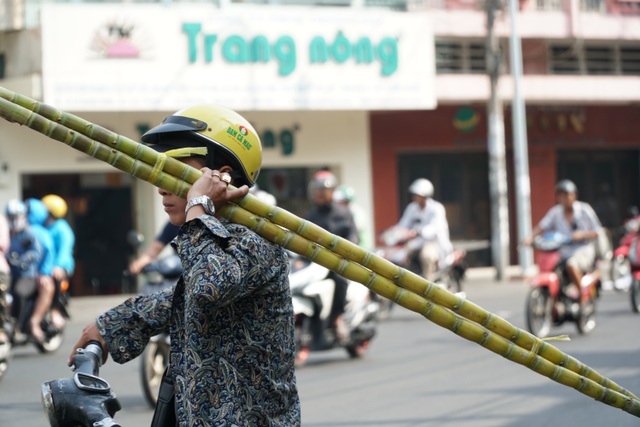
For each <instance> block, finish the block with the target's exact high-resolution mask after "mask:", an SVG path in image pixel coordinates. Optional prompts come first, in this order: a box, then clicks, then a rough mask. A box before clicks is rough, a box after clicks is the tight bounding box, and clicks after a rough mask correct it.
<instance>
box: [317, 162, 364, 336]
mask: <svg viewBox="0 0 640 427" xmlns="http://www.w3.org/2000/svg"><path fill="white" fill-rule="evenodd" d="M337 186H338V180H337V179H336V177H335V175H334V174H333V173H331V172H330V171H328V170H321V171H319V172H316V173H315V174H314V175H313V178H312V179H311V181H310V182H309V196H310V197H311V201H312V202H313V205H314V206H313V207H312V208H311V210H310V211H309V212H308V213H307V215H306V216H305V219H306V220H307V221H310V222H312V223H314V224H316V225H318V226H320V227H322V228H324V229H325V230H327V231H329V232H330V233H332V234H335V235H336V236H339V237H342V238H344V239H347V240H350V241H352V242H354V243H358V229H357V228H356V225H355V221H354V220H353V215H352V214H351V211H350V210H349V209H348V208H347V207H345V206H340V205H338V204H336V203H335V202H334V201H333V193H334V191H335V189H336V187H337ZM330 278H331V279H333V281H334V283H335V291H334V294H333V304H332V307H331V321H332V324H333V325H334V327H335V331H336V335H337V338H338V340H340V341H344V340H346V339H347V335H348V331H347V330H346V326H345V324H344V320H343V318H342V314H343V313H344V307H345V304H346V298H347V286H348V284H349V282H348V281H347V279H345V278H344V277H342V276H340V275H339V274H337V273H334V272H331V273H330Z"/></svg>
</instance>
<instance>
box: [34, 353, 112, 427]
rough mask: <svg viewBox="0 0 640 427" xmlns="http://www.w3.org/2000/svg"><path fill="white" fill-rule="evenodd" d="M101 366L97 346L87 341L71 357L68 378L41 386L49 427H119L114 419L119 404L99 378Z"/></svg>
mask: <svg viewBox="0 0 640 427" xmlns="http://www.w3.org/2000/svg"><path fill="white" fill-rule="evenodd" d="M101 363H102V347H101V346H100V343H98V342H95V341H93V342H90V343H89V344H87V345H86V346H85V347H84V348H80V349H78V350H77V354H76V355H75V356H73V360H72V365H71V369H72V370H73V372H74V373H73V375H72V376H71V377H70V378H61V379H58V380H53V381H49V382H46V383H44V384H42V387H41V391H40V393H41V395H40V397H41V402H42V409H43V411H44V413H45V416H46V417H47V420H48V421H49V425H50V426H51V427H120V424H118V423H117V422H116V421H115V420H114V419H113V417H114V416H115V413H116V412H118V411H119V410H120V409H121V406H120V402H119V401H118V399H117V397H116V395H115V393H114V392H113V391H111V386H110V385H109V383H108V382H107V381H106V380H105V379H103V378H100V377H99V376H98V374H99V369H100V365H101Z"/></svg>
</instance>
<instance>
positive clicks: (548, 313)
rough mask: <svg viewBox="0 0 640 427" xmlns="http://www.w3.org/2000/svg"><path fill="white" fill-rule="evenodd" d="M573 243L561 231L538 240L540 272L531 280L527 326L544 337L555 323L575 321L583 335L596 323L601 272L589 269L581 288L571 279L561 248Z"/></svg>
mask: <svg viewBox="0 0 640 427" xmlns="http://www.w3.org/2000/svg"><path fill="white" fill-rule="evenodd" d="M569 243H570V239H569V238H568V237H567V236H565V235H562V234H560V233H555V232H552V233H545V234H543V235H540V236H538V237H536V239H534V242H533V247H534V248H536V249H537V250H538V253H537V260H536V264H537V265H538V269H539V272H538V274H537V275H536V276H534V277H533V278H532V279H531V288H530V290H529V294H528V297H527V303H526V310H525V311H526V321H527V329H528V330H529V332H531V333H532V334H534V335H536V336H538V337H540V338H544V337H546V336H548V335H549V333H550V332H551V328H552V327H553V326H559V325H561V324H563V323H564V322H566V321H573V322H575V323H576V327H577V329H578V332H579V333H580V334H586V333H589V332H591V331H592V330H593V329H594V328H595V326H596V299H597V297H598V286H599V272H598V270H597V269H595V267H594V270H593V271H590V272H588V273H587V274H585V275H584V276H583V278H582V283H581V286H580V289H577V287H576V286H575V285H573V284H572V283H571V281H570V280H569V277H568V274H567V271H566V266H565V263H564V262H561V261H560V252H559V249H560V248H561V247H562V246H563V245H566V244H569Z"/></svg>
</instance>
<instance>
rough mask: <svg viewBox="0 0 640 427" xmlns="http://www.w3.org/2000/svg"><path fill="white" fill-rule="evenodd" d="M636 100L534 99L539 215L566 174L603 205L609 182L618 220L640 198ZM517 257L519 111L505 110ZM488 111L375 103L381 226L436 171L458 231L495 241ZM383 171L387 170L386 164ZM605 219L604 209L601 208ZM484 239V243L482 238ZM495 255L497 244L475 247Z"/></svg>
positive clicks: (454, 233) (534, 195)
mask: <svg viewBox="0 0 640 427" xmlns="http://www.w3.org/2000/svg"><path fill="white" fill-rule="evenodd" d="M638 114H640V108H639V107H636V106H529V107H527V134H528V145H529V164H530V171H529V172H530V180H531V212H532V220H533V223H534V224H535V223H537V221H539V220H540V219H541V218H542V216H543V215H544V214H545V213H546V211H547V210H548V209H549V207H551V206H552V205H553V204H554V203H555V198H554V197H555V196H554V186H555V183H556V182H557V181H558V180H559V179H563V178H568V179H572V180H574V181H575V182H576V184H577V186H578V188H579V191H580V194H579V198H580V199H582V200H584V201H587V202H588V203H590V204H591V205H592V206H594V208H597V210H599V211H600V212H604V211H603V210H601V209H600V206H603V204H602V203H601V200H602V199H603V197H604V194H603V193H602V192H603V191H606V190H607V189H608V190H609V191H610V194H611V195H612V196H613V200H615V203H616V204H617V207H618V209H617V213H616V214H614V219H612V220H611V221H612V223H615V222H616V221H617V223H618V224H621V223H622V219H623V216H624V214H625V212H626V210H627V208H628V207H629V206H632V205H639V204H640V193H639V182H640V173H639V172H640V168H639V158H640V137H638V135H640V122H638V120H637V117H638ZM504 117H505V118H506V120H505V137H506V147H507V176H508V188H509V200H510V206H509V216H510V224H511V230H510V237H511V248H512V251H511V261H512V262H514V263H516V262H517V258H516V257H517V253H516V249H517V244H516V243H517V234H516V233H517V232H516V229H515V225H516V223H517V221H516V220H515V215H517V212H516V211H515V203H514V200H515V195H514V179H513V176H514V173H513V165H514V162H513V150H512V144H511V140H512V137H511V135H512V133H511V132H512V131H511V126H510V117H511V115H510V111H509V110H508V109H507V110H506V111H505V112H504ZM486 123H487V117H486V108H485V107H484V106H483V105H457V106H449V105H447V106H439V107H438V108H437V109H436V110H433V111H414V112H373V113H371V157H372V165H373V166H372V169H373V171H374V173H373V186H374V188H375V189H376V191H375V192H374V200H373V202H374V213H375V218H376V232H380V231H382V230H384V229H385V228H386V227H388V226H390V225H392V224H394V223H395V222H396V221H397V220H398V218H399V216H400V214H401V213H402V210H403V209H404V207H405V206H406V204H407V203H408V202H409V201H410V199H409V195H408V194H407V191H406V189H407V188H408V186H409V184H410V183H411V181H412V180H413V179H415V178H417V177H426V178H428V179H430V180H432V181H433V184H434V187H435V198H436V199H438V200H440V201H441V202H442V203H443V204H444V205H445V208H446V209H447V216H448V220H449V224H450V229H451V230H450V231H451V237H452V240H456V241H465V242H469V241H474V242H477V241H480V242H481V241H485V242H487V244H488V242H489V241H490V237H491V230H490V215H491V209H490V206H489V176H488V173H489V172H488V170H489V169H488V156H487V142H486V135H487V127H486ZM377 171H384V174H382V173H377ZM601 216H603V222H604V220H605V213H601ZM481 246H482V245H475V247H481ZM474 261H475V262H477V263H478V264H479V265H490V252H489V250H488V249H484V250H482V251H479V253H477V254H476V255H475V259H474Z"/></svg>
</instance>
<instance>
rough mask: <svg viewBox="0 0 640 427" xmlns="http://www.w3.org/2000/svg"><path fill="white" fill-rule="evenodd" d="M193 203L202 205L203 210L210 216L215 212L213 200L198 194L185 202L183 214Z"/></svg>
mask: <svg viewBox="0 0 640 427" xmlns="http://www.w3.org/2000/svg"><path fill="white" fill-rule="evenodd" d="M195 205H202V207H203V208H204V211H205V212H206V213H207V214H208V215H211V216H214V215H215V214H216V207H215V206H213V202H212V201H211V199H210V198H209V196H198V197H194V198H193V199H191V200H189V201H188V202H187V206H186V207H185V208H184V214H185V215H186V214H187V212H189V209H191V208H192V207H194V206H195Z"/></svg>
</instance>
